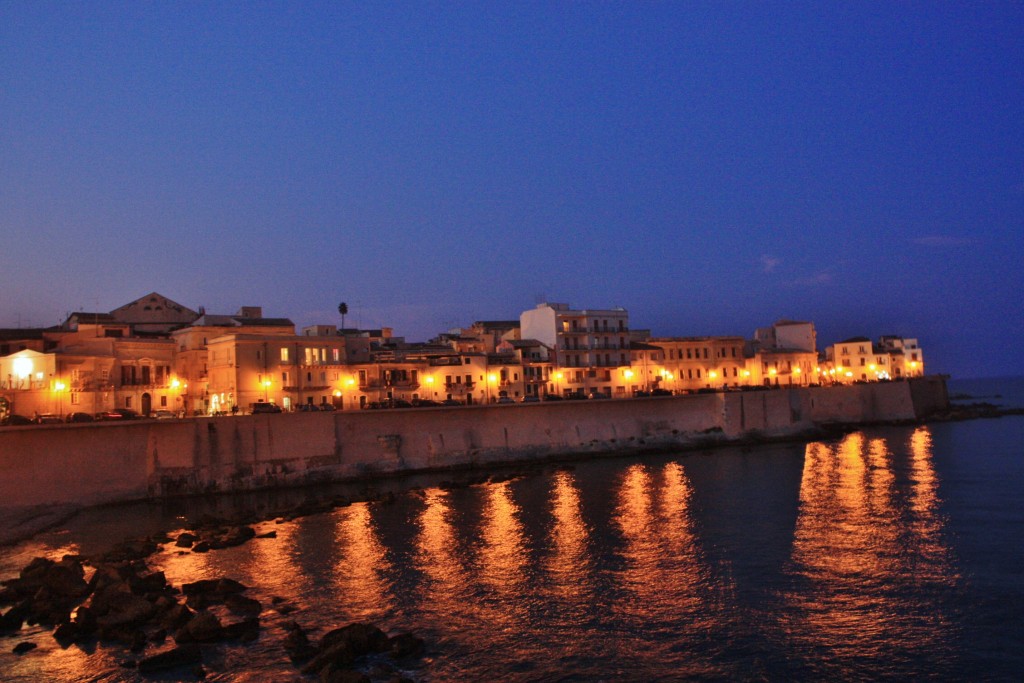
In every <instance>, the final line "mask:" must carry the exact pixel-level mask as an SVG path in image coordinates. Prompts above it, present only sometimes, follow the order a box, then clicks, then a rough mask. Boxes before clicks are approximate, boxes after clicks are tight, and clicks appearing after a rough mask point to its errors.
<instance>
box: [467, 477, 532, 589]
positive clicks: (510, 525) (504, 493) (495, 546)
mask: <svg viewBox="0 0 1024 683" xmlns="http://www.w3.org/2000/svg"><path fill="white" fill-rule="evenodd" d="M509 484H510V482H507V481H506V482H502V483H500V484H492V485H489V486H488V487H487V488H486V489H485V490H486V496H487V500H486V503H485V506H484V511H483V519H482V520H481V523H482V526H481V529H480V535H481V539H482V541H483V545H482V546H481V547H480V551H479V562H480V579H481V581H483V582H484V583H485V584H486V585H488V586H489V587H490V590H491V591H492V592H493V593H495V594H497V595H499V596H504V597H506V598H514V597H515V596H517V595H519V594H520V593H521V591H522V589H523V586H524V583H525V581H526V540H525V537H524V534H523V526H522V522H520V520H519V513H520V510H519V506H518V505H516V503H515V501H513V500H512V496H511V493H510V491H509Z"/></svg>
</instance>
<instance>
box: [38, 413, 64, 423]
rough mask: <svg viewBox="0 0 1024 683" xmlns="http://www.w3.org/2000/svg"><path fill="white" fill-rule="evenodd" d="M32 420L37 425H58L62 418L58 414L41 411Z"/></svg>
mask: <svg viewBox="0 0 1024 683" xmlns="http://www.w3.org/2000/svg"><path fill="white" fill-rule="evenodd" d="M34 422H35V423H36V424H37V425H59V424H61V423H62V422H64V420H62V419H61V418H60V415H58V414H56V413H43V414H42V415H36V419H35V420H34Z"/></svg>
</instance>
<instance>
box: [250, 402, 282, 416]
mask: <svg viewBox="0 0 1024 683" xmlns="http://www.w3.org/2000/svg"><path fill="white" fill-rule="evenodd" d="M280 412H281V406H279V405H277V404H276V403H266V402H260V403H253V404H252V414H253V415H260V414H269V413H280Z"/></svg>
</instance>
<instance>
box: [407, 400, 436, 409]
mask: <svg viewBox="0 0 1024 683" xmlns="http://www.w3.org/2000/svg"><path fill="white" fill-rule="evenodd" d="M412 405H413V407H414V408H435V407H437V406H439V405H441V404H440V403H438V402H437V401H431V400H430V399H429V398H416V399H413V402H412Z"/></svg>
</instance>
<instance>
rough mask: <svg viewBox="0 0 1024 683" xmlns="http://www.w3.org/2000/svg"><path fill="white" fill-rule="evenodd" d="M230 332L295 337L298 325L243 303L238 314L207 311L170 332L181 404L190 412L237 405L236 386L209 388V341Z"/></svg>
mask: <svg viewBox="0 0 1024 683" xmlns="http://www.w3.org/2000/svg"><path fill="white" fill-rule="evenodd" d="M230 334H247V335H255V336H259V337H274V338H276V337H285V336H294V335H295V324H294V323H292V321H291V320H288V319H287V318H264V317H263V309H262V308H261V307H259V306H243V307H242V308H241V309H239V311H238V313H236V314H235V315H212V314H209V313H206V312H205V311H204V312H202V314H201V315H200V316H199V317H198V318H196V319H195V320H194V321H192V323H191V324H189V325H188V326H186V327H181V328H179V329H177V330H174V331H173V332H171V339H173V340H174V343H175V348H176V352H175V364H174V367H175V371H176V373H177V376H178V380H179V382H180V389H181V397H182V401H181V406H182V408H183V409H184V410H185V412H186V413H187V414H189V415H201V414H204V413H207V412H210V411H214V412H219V411H221V410H230V409H231V406H233V405H236V402H235V400H234V398H235V397H234V393H235V389H234V388H229V389H228V390H227V391H226V392H225V391H224V386H223V385H220V386H218V387H217V389H216V390H214V391H212V392H211V388H210V374H209V366H210V361H209V349H208V345H209V342H210V341H211V340H213V339H217V338H218V337H222V336H224V335H230ZM230 384H231V383H230V382H229V385H230ZM221 394H225V395H224V396H221ZM229 394H230V395H231V397H232V398H231V399H230V400H229V398H228V395H229ZM214 397H216V399H214ZM214 404H216V405H214ZM238 405H241V404H238ZM225 406H226V407H225Z"/></svg>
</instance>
